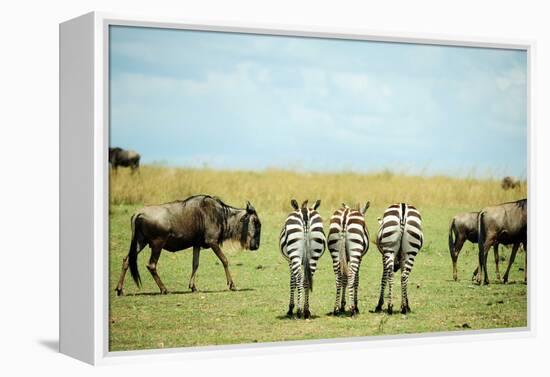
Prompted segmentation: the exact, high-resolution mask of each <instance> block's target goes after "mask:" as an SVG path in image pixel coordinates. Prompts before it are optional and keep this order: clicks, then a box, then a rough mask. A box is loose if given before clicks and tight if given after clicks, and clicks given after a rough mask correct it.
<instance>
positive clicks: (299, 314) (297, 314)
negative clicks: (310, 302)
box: [296, 309, 302, 318]
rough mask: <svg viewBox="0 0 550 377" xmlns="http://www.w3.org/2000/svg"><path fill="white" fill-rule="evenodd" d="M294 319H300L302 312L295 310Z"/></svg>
mask: <svg viewBox="0 0 550 377" xmlns="http://www.w3.org/2000/svg"><path fill="white" fill-rule="evenodd" d="M296 317H297V318H302V311H301V310H300V309H298V310H296Z"/></svg>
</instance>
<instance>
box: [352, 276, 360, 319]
mask: <svg viewBox="0 0 550 377" xmlns="http://www.w3.org/2000/svg"><path fill="white" fill-rule="evenodd" d="M359 267H360V265H357V272H356V273H355V282H354V284H353V297H354V302H353V305H354V306H355V314H359V305H358V304H357V301H358V299H357V293H358V292H357V291H358V290H359Z"/></svg>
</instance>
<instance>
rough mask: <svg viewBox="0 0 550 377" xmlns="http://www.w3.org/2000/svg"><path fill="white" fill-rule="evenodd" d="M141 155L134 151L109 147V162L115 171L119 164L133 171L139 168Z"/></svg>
mask: <svg viewBox="0 0 550 377" xmlns="http://www.w3.org/2000/svg"><path fill="white" fill-rule="evenodd" d="M140 158H141V156H140V155H139V153H137V152H135V151H127V150H124V149H122V148H109V163H110V164H111V166H112V168H113V170H114V171H115V172H116V171H117V169H118V167H119V166H123V167H129V168H130V169H132V173H134V172H135V171H136V170H137V169H138V168H139V159H140Z"/></svg>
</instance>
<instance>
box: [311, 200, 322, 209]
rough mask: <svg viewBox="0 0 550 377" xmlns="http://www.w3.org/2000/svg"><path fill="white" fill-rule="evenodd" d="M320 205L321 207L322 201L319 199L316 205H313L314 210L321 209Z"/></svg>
mask: <svg viewBox="0 0 550 377" xmlns="http://www.w3.org/2000/svg"><path fill="white" fill-rule="evenodd" d="M320 205H321V199H317V200H316V201H315V204H314V205H313V209H317V208H319V206H320Z"/></svg>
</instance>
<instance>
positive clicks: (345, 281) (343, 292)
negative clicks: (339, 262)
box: [340, 274, 348, 314]
mask: <svg viewBox="0 0 550 377" xmlns="http://www.w3.org/2000/svg"><path fill="white" fill-rule="evenodd" d="M341 276H342V284H341V286H340V290H341V301H340V313H341V314H343V313H345V312H346V293H347V292H346V288H347V286H348V277H347V276H346V275H345V274H342V275H341Z"/></svg>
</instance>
